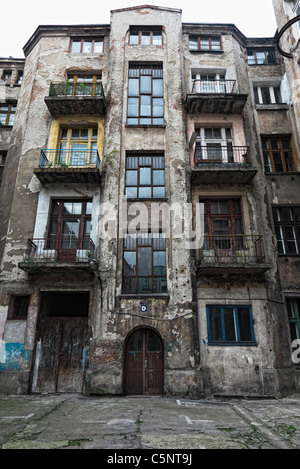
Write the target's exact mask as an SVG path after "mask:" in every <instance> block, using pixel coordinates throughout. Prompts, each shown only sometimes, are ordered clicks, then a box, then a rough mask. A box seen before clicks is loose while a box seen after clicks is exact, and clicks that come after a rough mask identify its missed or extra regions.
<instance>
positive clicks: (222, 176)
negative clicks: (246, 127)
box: [191, 142, 257, 185]
mask: <svg viewBox="0 0 300 469" xmlns="http://www.w3.org/2000/svg"><path fill="white" fill-rule="evenodd" d="M256 173H257V170H256V169H254V168H253V166H252V161H251V155H250V149H249V147H247V146H233V145H231V144H227V145H225V146H222V145H220V144H207V145H206V146H204V145H203V146H202V145H200V144H199V142H196V147H195V154H194V166H193V167H192V176H191V182H192V184H194V185H198V184H250V183H251V181H252V180H253V178H254V176H255V174H256Z"/></svg>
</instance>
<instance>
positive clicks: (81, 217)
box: [47, 200, 92, 262]
mask: <svg viewBox="0 0 300 469" xmlns="http://www.w3.org/2000/svg"><path fill="white" fill-rule="evenodd" d="M91 214H92V201H91V200H53V201H52V207H51V215H50V225H49V233H48V246H47V248H48V249H56V250H57V253H58V258H57V260H58V261H64V260H67V261H73V262H74V261H75V257H76V250H77V249H89V247H90V245H89V241H90V230H91Z"/></svg>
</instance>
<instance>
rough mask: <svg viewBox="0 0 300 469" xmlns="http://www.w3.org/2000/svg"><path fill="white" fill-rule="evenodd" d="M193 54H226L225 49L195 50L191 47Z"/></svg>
mask: <svg viewBox="0 0 300 469" xmlns="http://www.w3.org/2000/svg"><path fill="white" fill-rule="evenodd" d="M190 52H191V54H224V51H223V50H193V49H190Z"/></svg>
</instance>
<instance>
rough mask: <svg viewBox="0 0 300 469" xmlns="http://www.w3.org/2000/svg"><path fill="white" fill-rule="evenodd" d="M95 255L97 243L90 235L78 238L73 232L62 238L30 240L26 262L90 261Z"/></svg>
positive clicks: (25, 257)
mask: <svg viewBox="0 0 300 469" xmlns="http://www.w3.org/2000/svg"><path fill="white" fill-rule="evenodd" d="M94 257H95V244H94V242H93V241H92V240H91V238H90V237H89V236H85V237H84V238H76V237H75V236H74V235H72V234H71V233H70V234H68V235H65V236H62V237H61V238H56V237H55V236H53V237H49V238H34V239H29V240H28V248H27V251H26V254H25V255H24V262H25V263H28V262H30V263H31V264H34V263H41V262H42V263H44V262H72V263H73V262H76V263H77V262H80V263H81V262H89V261H90V260H91V259H93V258H94Z"/></svg>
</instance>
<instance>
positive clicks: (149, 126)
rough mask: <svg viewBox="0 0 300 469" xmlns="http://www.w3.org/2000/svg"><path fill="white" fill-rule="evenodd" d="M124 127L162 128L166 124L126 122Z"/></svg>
mask: <svg viewBox="0 0 300 469" xmlns="http://www.w3.org/2000/svg"><path fill="white" fill-rule="evenodd" d="M125 127H126V128H128V129H134V128H139V129H140V128H141V127H142V128H144V129H164V128H166V124H159V125H155V124H126V125H125Z"/></svg>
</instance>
